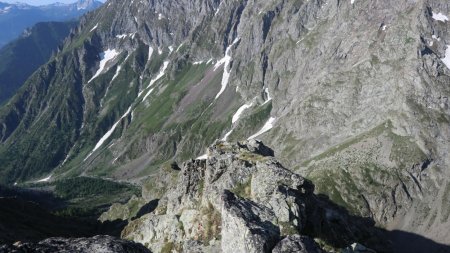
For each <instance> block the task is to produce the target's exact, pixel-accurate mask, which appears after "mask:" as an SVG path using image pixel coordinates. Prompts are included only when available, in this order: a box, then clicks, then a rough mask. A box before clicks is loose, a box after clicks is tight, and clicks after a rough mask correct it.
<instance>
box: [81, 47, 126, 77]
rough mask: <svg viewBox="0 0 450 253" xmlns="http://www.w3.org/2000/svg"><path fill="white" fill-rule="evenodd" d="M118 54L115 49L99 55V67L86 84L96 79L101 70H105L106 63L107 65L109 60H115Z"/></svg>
mask: <svg viewBox="0 0 450 253" xmlns="http://www.w3.org/2000/svg"><path fill="white" fill-rule="evenodd" d="M118 54H119V52H117V51H116V50H115V49H108V50H106V51H105V52H103V53H101V54H100V67H99V69H98V70H97V73H95V75H94V76H93V77H92V78H91V80H89V81H88V83H90V82H92V80H94V79H95V78H96V77H98V76H99V75H100V74H101V73H102V72H103V70H104V69H105V66H106V63H108V62H109V61H110V60H112V59H114V58H116V56H117V55H118Z"/></svg>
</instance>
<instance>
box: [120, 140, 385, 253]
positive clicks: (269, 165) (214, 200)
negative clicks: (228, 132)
mask: <svg viewBox="0 0 450 253" xmlns="http://www.w3.org/2000/svg"><path fill="white" fill-rule="evenodd" d="M207 156H208V157H207V158H206V160H192V161H189V162H186V163H185V164H183V166H182V169H181V171H179V175H178V179H177V181H176V182H173V183H172V185H171V186H169V188H168V190H167V191H166V193H165V194H164V195H163V196H162V197H161V199H160V200H159V202H158V205H157V207H156V209H155V210H154V211H153V212H150V213H148V214H145V215H143V216H141V217H138V218H135V219H133V220H131V221H130V222H129V224H128V225H127V226H126V227H125V228H124V230H123V231H122V237H123V238H124V239H128V240H133V241H136V242H139V243H142V244H143V245H145V246H146V247H148V248H149V249H151V250H152V252H174V251H175V252H255V253H256V252H258V253H260V252H305V253H306V252H309V253H319V252H325V251H323V250H322V249H321V248H320V246H319V245H318V244H317V243H316V242H315V241H314V240H313V239H311V238H312V237H309V236H313V237H314V238H321V239H322V240H323V242H326V243H329V244H327V245H334V246H340V247H342V248H343V247H345V245H350V244H351V243H353V241H352V240H363V238H364V237H366V238H369V237H370V236H373V238H372V239H373V240H375V239H376V240H380V242H381V240H383V238H382V234H381V233H378V232H377V231H376V229H375V228H371V227H370V226H367V224H363V223H361V222H359V221H358V219H354V218H351V217H350V216H349V215H348V214H347V213H344V212H341V211H340V210H339V209H336V208H335V207H333V206H332V205H331V204H327V203H326V201H325V200H323V199H320V198H318V197H317V196H315V195H314V194H313V192H314V185H313V184H312V183H311V182H309V181H308V180H306V179H305V178H303V177H301V176H300V175H298V174H295V173H293V172H291V171H289V170H288V169H286V168H284V167H283V166H282V165H281V164H280V163H279V162H278V161H277V160H276V159H275V158H274V157H273V151H272V150H271V149H269V148H268V147H266V146H264V145H263V144H262V143H261V142H259V141H249V142H242V143H235V144H232V143H228V142H223V141H217V142H216V143H214V144H213V145H212V146H211V147H210V148H209V149H208V154H207ZM352 219H353V220H352ZM306 231H307V232H306ZM305 233H307V234H308V235H309V236H306V235H305ZM369 235H370V236H369ZM373 242H374V241H372V242H371V243H373ZM375 246H376V247H378V248H381V249H383V248H384V247H388V245H387V244H386V245H385V246H380V245H375ZM384 250H386V248H384ZM381 252H383V251H381Z"/></svg>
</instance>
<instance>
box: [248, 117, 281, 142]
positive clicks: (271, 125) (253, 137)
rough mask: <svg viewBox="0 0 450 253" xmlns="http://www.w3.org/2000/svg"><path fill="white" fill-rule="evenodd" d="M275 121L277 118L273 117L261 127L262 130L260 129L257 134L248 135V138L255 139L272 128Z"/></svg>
mask: <svg viewBox="0 0 450 253" xmlns="http://www.w3.org/2000/svg"><path fill="white" fill-rule="evenodd" d="M274 122H275V118H273V117H271V118H270V119H269V120H268V121H267V122H266V124H264V126H263V127H262V128H261V130H259V131H258V132H257V133H256V134H254V135H252V136H250V137H248V139H247V140H251V139H255V138H256V137H258V136H260V135H261V134H263V133H265V132H267V131H269V130H270V129H272V128H273V123H274Z"/></svg>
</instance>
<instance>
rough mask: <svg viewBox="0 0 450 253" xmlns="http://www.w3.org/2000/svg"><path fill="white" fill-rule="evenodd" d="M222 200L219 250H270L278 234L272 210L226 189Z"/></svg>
mask: <svg viewBox="0 0 450 253" xmlns="http://www.w3.org/2000/svg"><path fill="white" fill-rule="evenodd" d="M222 201H223V209H222V220H223V222H222V252H230V253H231V252H236V253H238V252H239V253H245V252H248V253H259V252H261V253H262V252H271V250H272V248H273V247H274V245H275V244H276V242H277V241H278V240H279V237H280V229H279V228H278V227H277V226H276V225H275V224H273V223H272V222H274V221H275V220H276V217H275V214H274V213H273V212H272V210H270V209H268V208H267V207H264V206H261V205H258V204H256V203H253V202H252V201H246V200H243V199H241V198H239V197H237V196H236V195H234V194H233V193H232V192H230V191H227V190H225V192H224V193H223V195H222Z"/></svg>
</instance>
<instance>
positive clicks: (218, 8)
mask: <svg viewBox="0 0 450 253" xmlns="http://www.w3.org/2000/svg"><path fill="white" fill-rule="evenodd" d="M222 3H223V1H222V2H220V4H219V7H217V10H216V12H215V13H214V16H217V14H219V11H220V6H222Z"/></svg>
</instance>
